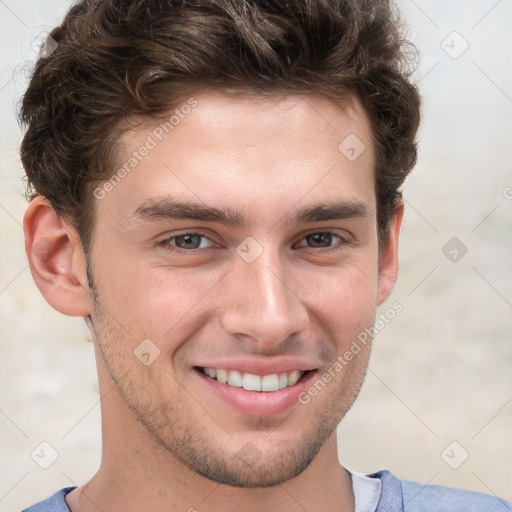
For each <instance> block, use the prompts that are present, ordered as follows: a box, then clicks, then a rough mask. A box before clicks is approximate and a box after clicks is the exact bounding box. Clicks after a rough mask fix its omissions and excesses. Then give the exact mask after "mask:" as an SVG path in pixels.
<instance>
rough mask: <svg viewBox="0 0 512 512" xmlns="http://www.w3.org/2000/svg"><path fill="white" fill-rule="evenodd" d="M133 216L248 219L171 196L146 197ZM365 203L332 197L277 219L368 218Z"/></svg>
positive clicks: (239, 222) (232, 222) (226, 221)
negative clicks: (329, 199)
mask: <svg viewBox="0 0 512 512" xmlns="http://www.w3.org/2000/svg"><path fill="white" fill-rule="evenodd" d="M133 216H134V217H135V219H137V220H148V221H152V220H162V219H174V220H195V221H201V222H217V223H220V224H225V225H227V226H232V227H239V226H244V225H247V224H248V223H249V222H248V220H247V219H246V218H245V217H244V215H243V213H242V211H241V210H237V209H232V208H225V209H224V208H222V209H221V208H217V207H214V206H207V205H205V204H202V203H198V202H194V201H180V200H175V199H173V198H162V199H150V200H149V201H147V202H145V203H143V204H142V205H141V206H139V207H138V208H137V209H136V210H135V212H134V214H133ZM369 217H370V209H369V207H368V206H367V205H366V204H365V203H363V202H360V201H336V202H329V203H327V202H326V203H319V204H315V205H310V206H304V207H301V208H298V209H297V210H295V211H294V212H289V213H287V214H286V215H284V217H282V218H281V219H280V220H284V221H285V222H286V223H288V224H293V223H295V224H307V223H312V222H319V221H326V220H340V219H349V218H369Z"/></svg>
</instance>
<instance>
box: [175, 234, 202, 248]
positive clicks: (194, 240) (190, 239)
mask: <svg viewBox="0 0 512 512" xmlns="http://www.w3.org/2000/svg"><path fill="white" fill-rule="evenodd" d="M176 241H177V242H180V241H183V243H178V245H179V246H182V245H185V246H186V247H184V248H185V249H197V247H196V246H197V245H198V242H199V235H181V236H179V237H178V238H177V240H176ZM187 244H188V245H187ZM190 244H192V245H193V246H194V247H190Z"/></svg>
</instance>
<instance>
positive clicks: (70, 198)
mask: <svg viewBox="0 0 512 512" xmlns="http://www.w3.org/2000/svg"><path fill="white" fill-rule="evenodd" d="M402 28H403V26H402V23H401V21H400V16H399V14H398V12H397V9H396V8H395V6H394V5H393V4H392V3H391V2H390V0H158V1H157V0H81V1H80V2H78V3H76V4H75V5H74V6H73V7H71V9H70V10H69V12H68V13H67V15H66V16H65V18H64V20H63V22H62V24H61V25H60V26H58V27H56V28H55V29H54V30H53V31H52V32H51V33H50V36H51V38H53V40H54V42H56V43H57V45H58V46H57V48H56V49H55V50H54V51H53V52H51V53H49V52H48V53H49V54H48V55H46V56H41V57H40V58H39V59H38V61H37V63H36V66H35V69H34V72H33V74H32V77H31V80H30V83H29V86H28V89H27V91H26V93H25V95H24V96H23V99H22V103H21V110H20V119H21V122H22V123H24V124H25V125H26V126H27V130H26V134H25V136H24V138H23V141H22V144H21V149H20V154H21V160H22V163H23V166H24V168H25V171H26V174H27V179H28V183H29V186H30V189H31V194H30V195H32V196H33V195H34V194H36V195H37V194H41V195H43V196H45V197H46V198H47V199H48V200H49V201H50V202H51V204H52V205H53V207H54V208H55V210H56V212H57V213H58V214H59V215H62V216H63V217H64V218H65V219H66V220H67V221H68V222H71V223H72V225H74V227H75V228H76V229H77V232H78V234H79V235H80V238H81V241H82V244H83V247H84V249H85V251H86V252H87V251H88V248H89V245H90V242H91V237H92V231H93V225H94V197H93V194H92V191H93V188H94V186H95V185H97V184H98V183H100V182H101V181H104V180H106V179H108V178H109V177H110V176H111V175H112V173H113V171H114V169H115V165H116V159H117V154H116V147H117V146H116V141H118V140H119V137H120V135H121V133H122V132H123V130H126V129H129V127H130V126H131V127H132V128H133V124H132V125H130V124H129V123H128V124H127V123H125V122H124V121H126V120H127V119H131V118H137V117H138V116H140V118H141V119H144V118H146V119H147V118H148V117H152V116H159V115H162V114H165V113H166V112H169V110H170V109H172V108H173V107H174V106H176V105H177V104H178V103H179V102H180V101H181V100H182V99H183V98H184V97H187V96H190V91H192V90H193V89H194V88H199V87H201V88H204V87H210V88H215V89H218V90H220V91H227V90H235V91H239V92H242V93H249V92H250V93H257V94H267V93H271V94H274V93H280V94H282V93H284V94H288V93H290V94H292V93H314V94H322V95H325V96H327V97H329V98H332V99H334V100H335V101H337V102H338V103H340V104H342V102H343V99H344V98H345V99H346V98H347V97H349V96H355V97H356V98H358V99H359V101H360V102H361V103H362V105H363V107H364V109H365V111H366V113H367V115H368V117H369V119H370V123H371V128H372V137H373V144H374V152H375V156H376V169H375V190H376V198H377V227H378V232H379V236H380V238H381V239H382V235H383V234H384V233H385V231H386V228H387V226H388V224H389V221H390V219H391V218H392V217H393V215H394V214H395V212H396V206H397V199H399V198H400V197H401V192H400V187H401V186H402V184H403V182H404V180H405V178H406V176H407V175H408V173H409V172H410V170H411V169H412V167H413V166H414V164H415V162H416V157H417V147H416V142H415V137H416V132H417V129H418V125H419V120H420V97H419V93H418V91H417V88H416V87H415V85H413V84H412V83H411V81H410V75H411V68H410V64H411V63H412V62H413V59H411V56H415V55H416V53H415V51H414V46H413V45H412V44H411V43H409V42H408V41H407V40H406V38H405V37H404V35H403V30H402ZM121 127H123V128H121Z"/></svg>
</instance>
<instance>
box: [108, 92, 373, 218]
mask: <svg viewBox="0 0 512 512" xmlns="http://www.w3.org/2000/svg"><path fill="white" fill-rule="evenodd" d="M142 153H143V155H142ZM119 155H120V157H121V158H120V161H119V162H118V169H124V172H122V174H123V177H122V180H115V181H118V183H116V185H115V186H113V187H111V189H112V190H111V192H109V195H108V201H106V202H109V201H116V200H117V201H122V202H123V207H126V208H128V207H130V209H131V214H133V215H135V213H136V211H137V210H138V209H139V211H140V207H141V205H142V204H147V202H148V201H151V200H152V199H153V198H156V197H163V196H166V195H169V196H170V195H172V196H174V197H176V196H177V197H179V198H181V199H187V200H189V201H194V202H195V203H198V202H201V203H203V204H205V205H215V206H218V205H219V204H223V205H225V206H226V207H232V208H234V209H236V210H238V211H241V212H242V213H243V211H244V210H245V209H247V210H252V212H253V214H254V211H255V210H254V209H255V208H256V210H257V213H258V216H259V218H263V217H264V216H265V214H266V212H268V213H269V215H270V214H271V212H273V213H274V214H277V213H278V207H279V206H282V209H283V210H286V211H290V209H291V208H292V207H293V205H294V203H295V204H296V205H297V206H303V205H304V204H308V203H311V202H316V203H318V202H319V199H322V200H323V201H324V200H325V201H329V200H332V201H334V200H345V201H357V202H361V201H363V202H366V203H368V204H369V205H370V207H372V206H374V199H375V198H374V178H373V173H374V155H373V147H372V143H371V135H370V125H369V121H368V118H367V116H366V113H365V112H364V109H363V108H362V107H361V105H360V103H359V102H358V101H357V100H355V99H349V100H347V101H345V102H344V103H343V104H342V105H338V104H336V103H334V102H333V101H332V100H329V99H327V98H325V97H323V96H320V95H288V96H283V95H280V96H271V97H269V96H255V95H250V96H248V95H245V96H243V95H236V96H235V95H225V94H221V93H216V92H211V91H203V92H198V93H195V94H192V95H191V96H190V97H188V98H187V97H185V98H184V99H183V100H182V103H180V104H178V105H177V106H176V107H175V108H174V109H173V110H172V111H171V112H169V113H168V115H167V116H165V117H164V118H163V119H159V120H154V119H152V120H150V121H147V122H145V123H144V124H143V125H141V126H140V127H139V128H138V129H136V130H134V131H131V132H128V133H126V134H125V135H124V136H123V138H122V139H121V141H120V152H119ZM115 174H116V171H114V175H115ZM355 196H357V197H355ZM299 203H301V204H300V205H299ZM274 221H275V219H274Z"/></svg>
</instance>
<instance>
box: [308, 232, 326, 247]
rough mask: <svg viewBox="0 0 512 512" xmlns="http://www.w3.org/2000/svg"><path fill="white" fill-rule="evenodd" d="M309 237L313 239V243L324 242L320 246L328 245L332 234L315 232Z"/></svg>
mask: <svg viewBox="0 0 512 512" xmlns="http://www.w3.org/2000/svg"><path fill="white" fill-rule="evenodd" d="M309 236H310V239H312V240H313V243H314V244H317V243H319V244H324V245H322V247H329V246H330V245H331V242H332V234H331V233H315V234H313V235H309Z"/></svg>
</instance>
